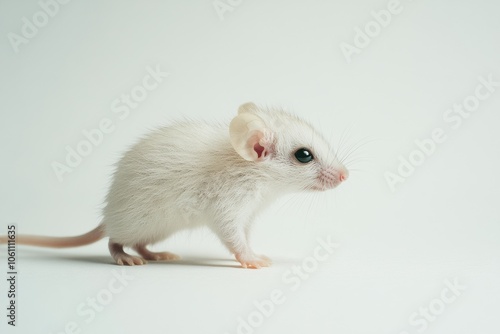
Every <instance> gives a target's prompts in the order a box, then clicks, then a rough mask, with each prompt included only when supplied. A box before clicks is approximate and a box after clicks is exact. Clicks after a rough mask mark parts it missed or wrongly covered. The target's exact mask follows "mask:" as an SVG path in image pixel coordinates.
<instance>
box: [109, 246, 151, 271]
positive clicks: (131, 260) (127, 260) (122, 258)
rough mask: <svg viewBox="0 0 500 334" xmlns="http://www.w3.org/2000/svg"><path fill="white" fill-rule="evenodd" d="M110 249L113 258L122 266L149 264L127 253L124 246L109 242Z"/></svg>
mask: <svg viewBox="0 0 500 334" xmlns="http://www.w3.org/2000/svg"><path fill="white" fill-rule="evenodd" d="M108 247H109V252H110V253H111V256H112V257H113V259H114V260H115V261H116V264H118V265H120V266H123V265H127V266H134V265H141V264H146V263H147V261H146V260H145V259H143V258H140V257H138V256H133V255H129V254H127V253H125V251H124V250H123V245H122V244H119V243H117V242H113V241H111V240H109V244H108Z"/></svg>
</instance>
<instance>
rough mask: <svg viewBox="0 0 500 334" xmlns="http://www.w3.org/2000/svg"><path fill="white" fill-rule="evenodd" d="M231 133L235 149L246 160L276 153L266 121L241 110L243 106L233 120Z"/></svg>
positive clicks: (261, 158) (262, 157)
mask: <svg viewBox="0 0 500 334" xmlns="http://www.w3.org/2000/svg"><path fill="white" fill-rule="evenodd" d="M243 106H244V105H243ZM243 106H242V107H243ZM229 135H230V140H231V145H233V148H234V150H235V151H236V152H237V153H238V154H239V155H240V156H241V157H242V158H243V159H245V160H248V161H262V160H264V159H265V158H266V157H267V156H269V155H271V154H272V153H274V152H273V150H274V149H273V145H272V140H271V139H270V137H271V133H270V131H269V129H267V127H266V124H265V123H264V121H263V120H262V119H261V118H260V117H259V116H257V115H255V114H253V113H249V112H241V107H240V111H239V114H238V116H236V117H235V118H233V120H232V121H231V124H230V126H229Z"/></svg>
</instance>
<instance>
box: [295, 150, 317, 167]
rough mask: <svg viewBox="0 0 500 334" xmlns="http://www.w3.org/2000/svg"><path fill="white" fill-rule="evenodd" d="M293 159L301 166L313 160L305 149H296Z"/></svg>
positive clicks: (309, 152)
mask: <svg viewBox="0 0 500 334" xmlns="http://www.w3.org/2000/svg"><path fill="white" fill-rule="evenodd" d="M295 158H297V160H298V161H299V162H301V163H303V164H306V163H308V162H311V161H312V160H313V159H314V157H313V155H312V153H311V151H309V150H308V149H306V148H300V149H298V150H297V152H295Z"/></svg>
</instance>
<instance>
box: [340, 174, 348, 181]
mask: <svg viewBox="0 0 500 334" xmlns="http://www.w3.org/2000/svg"><path fill="white" fill-rule="evenodd" d="M348 177H349V174H348V173H347V172H340V173H339V181H340V182H344V181H345V180H347V178H348Z"/></svg>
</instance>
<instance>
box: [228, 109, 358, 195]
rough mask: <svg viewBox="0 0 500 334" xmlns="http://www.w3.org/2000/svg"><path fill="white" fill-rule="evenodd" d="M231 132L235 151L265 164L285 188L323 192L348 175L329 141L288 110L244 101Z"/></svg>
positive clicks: (246, 157) (252, 160)
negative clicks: (266, 107) (259, 105)
mask: <svg viewBox="0 0 500 334" xmlns="http://www.w3.org/2000/svg"><path fill="white" fill-rule="evenodd" d="M229 132H230V139H231V145H232V146H233V148H234V149H235V151H236V152H237V153H238V154H239V155H240V156H241V157H242V158H243V159H245V160H247V161H251V162H254V163H256V164H263V166H265V167H266V170H267V171H268V172H270V173H271V174H272V176H273V178H274V179H275V180H276V182H277V183H279V184H280V185H282V186H283V187H286V188H293V189H294V190H312V191H322V190H328V189H333V188H335V187H337V186H338V185H339V184H340V183H342V182H343V181H344V180H346V179H347V177H348V176H349V172H348V171H347V169H346V168H345V167H344V165H342V163H341V162H340V161H339V160H338V158H337V156H336V154H335V153H334V152H333V151H332V149H331V147H330V145H328V143H327V141H326V140H325V139H324V138H323V137H322V136H321V135H320V134H319V133H318V132H317V131H316V130H314V128H313V127H312V126H311V125H310V124H308V123H307V122H305V121H303V120H301V119H300V118H298V117H296V116H294V115H291V114H289V113H286V112H285V111H282V110H267V109H261V108H259V107H257V106H256V105H255V104H253V103H246V104H243V105H242V106H240V108H239V110H238V115H237V116H236V117H235V118H234V119H233V120H232V121H231V125H230V127H229Z"/></svg>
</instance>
